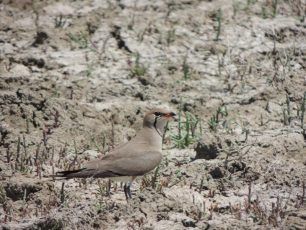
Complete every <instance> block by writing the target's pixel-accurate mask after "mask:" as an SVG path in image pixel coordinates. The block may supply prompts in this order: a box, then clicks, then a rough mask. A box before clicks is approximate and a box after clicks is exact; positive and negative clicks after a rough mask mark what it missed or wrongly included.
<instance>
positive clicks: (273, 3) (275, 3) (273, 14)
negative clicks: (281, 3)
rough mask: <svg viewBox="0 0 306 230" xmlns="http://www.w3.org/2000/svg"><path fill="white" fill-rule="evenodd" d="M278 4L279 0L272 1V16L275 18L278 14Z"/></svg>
mask: <svg viewBox="0 0 306 230" xmlns="http://www.w3.org/2000/svg"><path fill="white" fill-rule="evenodd" d="M277 4H278V0H273V1H272V17H273V18H275V16H276V12H277Z"/></svg>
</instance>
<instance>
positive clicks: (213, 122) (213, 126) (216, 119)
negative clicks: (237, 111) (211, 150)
mask: <svg viewBox="0 0 306 230" xmlns="http://www.w3.org/2000/svg"><path fill="white" fill-rule="evenodd" d="M227 116H228V112H227V108H226V107H225V106H220V107H218V109H217V111H216V113H215V114H213V115H212V117H211V118H210V119H209V121H208V126H209V129H210V130H212V131H214V132H216V131H217V128H218V125H219V123H220V121H221V120H220V118H221V117H227Z"/></svg>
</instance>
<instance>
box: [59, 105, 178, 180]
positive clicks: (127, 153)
mask: <svg viewBox="0 0 306 230" xmlns="http://www.w3.org/2000/svg"><path fill="white" fill-rule="evenodd" d="M174 116H175V113H173V112H170V111H167V110H164V109H154V110H151V111H149V112H148V113H147V114H146V115H145V117H144V120H143V129H142V130H141V131H139V132H138V133H137V135H136V136H135V137H134V138H133V139H132V140H131V141H129V142H127V143H125V144H123V145H121V146H118V147H117V148H115V149H114V150H113V151H112V152H110V153H108V154H107V155H105V156H104V157H103V158H102V159H101V160H94V161H90V162H88V163H87V164H86V165H85V166H84V167H83V168H81V169H79V170H74V171H62V172H58V173H57V174H56V176H57V177H64V178H66V179H70V178H86V177H93V178H106V177H111V178H116V177H125V178H127V180H128V181H132V180H133V179H134V178H135V177H136V176H142V175H144V174H146V173H148V172H150V171H151V170H153V169H154V168H155V167H156V166H157V165H158V164H159V163H160V162H161V159H162V154H161V151H162V135H163V133H164V128H165V126H166V124H167V122H168V121H169V120H172V118H174Z"/></svg>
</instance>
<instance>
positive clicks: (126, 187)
mask: <svg viewBox="0 0 306 230" xmlns="http://www.w3.org/2000/svg"><path fill="white" fill-rule="evenodd" d="M131 184H132V183H131V182H127V183H125V184H124V186H123V190H124V194H125V198H126V200H128V199H132V194H131Z"/></svg>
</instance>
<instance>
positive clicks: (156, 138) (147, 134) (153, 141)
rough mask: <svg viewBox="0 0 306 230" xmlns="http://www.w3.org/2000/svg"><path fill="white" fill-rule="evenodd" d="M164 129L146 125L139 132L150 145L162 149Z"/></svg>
mask: <svg viewBox="0 0 306 230" xmlns="http://www.w3.org/2000/svg"><path fill="white" fill-rule="evenodd" d="M163 133H164V132H163V131H160V130H158V131H157V130H156V129H155V128H154V127H144V128H143V129H142V130H141V131H140V132H139V133H138V135H139V137H140V138H141V139H143V140H144V141H145V142H146V143H147V144H148V145H150V146H152V147H154V148H158V149H159V150H160V151H161V149H162V136H163Z"/></svg>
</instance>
